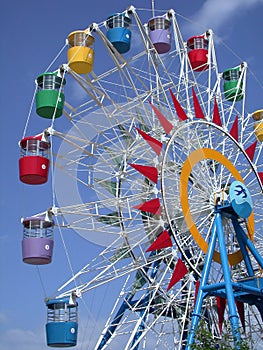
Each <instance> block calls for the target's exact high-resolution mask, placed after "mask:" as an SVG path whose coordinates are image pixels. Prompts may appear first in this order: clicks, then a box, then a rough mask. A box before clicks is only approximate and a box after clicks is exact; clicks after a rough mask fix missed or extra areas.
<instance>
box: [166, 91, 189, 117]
mask: <svg viewBox="0 0 263 350" xmlns="http://www.w3.org/2000/svg"><path fill="white" fill-rule="evenodd" d="M170 94H171V96H172V100H173V104H174V108H175V110H176V113H177V115H178V119H179V121H180V122H181V121H184V120H187V119H188V117H187V114H186V113H185V111H184V110H183V108H182V107H181V105H180V103H179V102H178V100H177V98H176V97H175V95H174V94H173V92H172V90H171V89H170Z"/></svg>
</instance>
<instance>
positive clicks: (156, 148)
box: [136, 128, 163, 156]
mask: <svg viewBox="0 0 263 350" xmlns="http://www.w3.org/2000/svg"><path fill="white" fill-rule="evenodd" d="M136 130H137V131H138V133H139V134H140V135H141V136H142V137H143V138H144V140H146V141H147V142H148V143H149V145H150V146H151V147H152V149H153V150H154V152H155V153H156V154H157V155H158V156H159V155H160V153H161V151H162V146H163V145H162V143H161V142H160V141H158V140H156V139H155V138H154V137H152V136H150V135H148V134H146V132H144V131H142V130H140V129H138V128H136Z"/></svg>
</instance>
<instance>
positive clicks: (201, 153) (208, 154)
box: [180, 148, 254, 265]
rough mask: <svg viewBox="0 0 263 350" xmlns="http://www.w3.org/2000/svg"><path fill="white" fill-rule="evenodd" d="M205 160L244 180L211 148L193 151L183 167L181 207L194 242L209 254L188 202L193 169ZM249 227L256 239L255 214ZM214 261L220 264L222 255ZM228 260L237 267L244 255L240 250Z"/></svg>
mask: <svg viewBox="0 0 263 350" xmlns="http://www.w3.org/2000/svg"><path fill="white" fill-rule="evenodd" d="M204 159H213V160H216V161H218V162H219V163H221V164H223V165H224V166H225V167H226V168H227V169H228V170H229V172H230V173H231V174H232V175H233V177H234V178H235V179H236V180H238V181H241V182H242V183H244V180H243V178H242V176H241V175H240V173H239V172H238V170H237V169H236V168H235V166H234V165H233V164H232V163H231V162H230V161H229V160H228V159H227V158H226V157H225V156H223V155H222V154H221V153H219V152H218V151H215V150H213V149H210V148H200V149H197V150H195V151H193V152H192V153H191V154H190V155H189V156H188V158H187V159H186V161H185V162H184V165H183V167H182V172H181V176H180V199H181V205H182V211H183V214H184V218H185V222H186V224H187V226H188V228H189V231H190V232H191V234H192V236H193V238H194V240H195V241H196V243H197V244H198V246H199V247H200V248H201V249H202V251H203V252H204V253H206V252H207V248H208V244H207V242H206V241H205V240H204V238H203V237H202V236H201V234H200V232H199V231H198V229H197V227H196V225H195V223H194V219H193V217H192V215H191V212H190V207H189V201H188V178H189V177H190V175H191V172H192V168H193V167H194V166H195V164H196V163H198V162H200V161H202V160H204ZM247 226H248V234H249V237H250V238H251V239H253V237H254V212H252V213H251V215H250V216H249V218H248V220H247ZM213 259H214V260H215V261H216V262H218V263H220V254H219V252H217V251H215V253H214V257H213ZM228 260H229V263H230V265H236V264H238V263H239V262H240V261H241V260H242V254H241V251H240V250H238V251H236V252H235V253H231V254H229V255H228Z"/></svg>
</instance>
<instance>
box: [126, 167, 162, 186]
mask: <svg viewBox="0 0 263 350" xmlns="http://www.w3.org/2000/svg"><path fill="white" fill-rule="evenodd" d="M129 165H130V166H131V167H133V168H134V169H136V170H137V171H139V172H140V173H141V174H142V175H144V176H146V177H147V178H148V179H149V180H151V181H152V182H154V183H155V184H157V182H158V170H157V168H155V167H154V166H147V165H140V164H129Z"/></svg>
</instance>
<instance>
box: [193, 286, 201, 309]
mask: <svg viewBox="0 0 263 350" xmlns="http://www.w3.org/2000/svg"><path fill="white" fill-rule="evenodd" d="M199 287H200V281H199V280H197V281H196V283H195V299H194V305H195V303H196V299H197V294H198V291H199Z"/></svg>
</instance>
